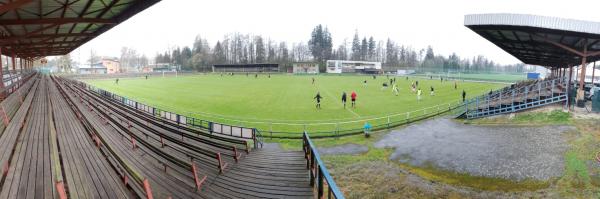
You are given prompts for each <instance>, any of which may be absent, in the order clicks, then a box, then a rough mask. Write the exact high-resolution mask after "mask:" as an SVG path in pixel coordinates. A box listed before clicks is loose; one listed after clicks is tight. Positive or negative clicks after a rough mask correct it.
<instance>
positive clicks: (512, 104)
mask: <svg viewBox="0 0 600 199" xmlns="http://www.w3.org/2000/svg"><path fill="white" fill-rule="evenodd" d="M510 106H511V109H512V112H515V90H514V89H513V90H512V102H511V104H510Z"/></svg>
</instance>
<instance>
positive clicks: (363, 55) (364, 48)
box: [360, 37, 369, 60]
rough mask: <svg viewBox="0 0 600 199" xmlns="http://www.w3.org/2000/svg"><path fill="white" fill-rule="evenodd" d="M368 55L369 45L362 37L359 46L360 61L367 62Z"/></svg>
mask: <svg viewBox="0 0 600 199" xmlns="http://www.w3.org/2000/svg"><path fill="white" fill-rule="evenodd" d="M368 53H369V44H368V43H367V38H366V37H364V38H363V39H362V42H361V44H360V59H361V60H367V57H368Z"/></svg>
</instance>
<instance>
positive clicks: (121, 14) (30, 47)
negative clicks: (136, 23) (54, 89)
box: [0, 0, 160, 59]
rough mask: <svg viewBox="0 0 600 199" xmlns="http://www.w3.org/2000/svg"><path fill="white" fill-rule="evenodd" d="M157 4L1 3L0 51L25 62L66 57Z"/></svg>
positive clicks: (150, 0) (147, 0) (92, 0)
mask: <svg viewBox="0 0 600 199" xmlns="http://www.w3.org/2000/svg"><path fill="white" fill-rule="evenodd" d="M159 1H160V0H102V1H99V0H12V1H1V2H0V47H1V48H3V50H4V51H2V53H3V54H5V55H8V56H13V57H14V56H17V57H21V58H27V59H37V58H41V57H45V56H53V55H64V54H68V53H69V52H71V51H73V50H74V49H76V48H77V47H79V46H81V45H83V44H84V43H86V42H88V41H90V40H91V39H93V38H95V37H97V36H98V35H100V34H102V33H104V32H106V31H107V30H109V29H111V28H112V27H114V26H116V25H117V24H119V23H121V22H123V21H125V20H127V19H129V18H130V17H132V16H134V15H135V14H137V13H139V12H141V11H143V10H145V9H146V8H148V7H150V6H152V5H154V4H155V3H157V2H159Z"/></svg>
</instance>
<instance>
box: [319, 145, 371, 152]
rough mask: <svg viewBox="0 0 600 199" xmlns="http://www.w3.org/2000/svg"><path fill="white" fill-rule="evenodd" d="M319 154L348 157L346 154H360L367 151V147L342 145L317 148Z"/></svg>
mask: <svg viewBox="0 0 600 199" xmlns="http://www.w3.org/2000/svg"><path fill="white" fill-rule="evenodd" d="M318 150H319V154H321V155H348V154H352V155H354V154H361V153H365V152H367V151H369V147H367V146H364V145H360V144H352V143H350V144H344V145H339V146H334V147H329V148H322V147H319V148H318Z"/></svg>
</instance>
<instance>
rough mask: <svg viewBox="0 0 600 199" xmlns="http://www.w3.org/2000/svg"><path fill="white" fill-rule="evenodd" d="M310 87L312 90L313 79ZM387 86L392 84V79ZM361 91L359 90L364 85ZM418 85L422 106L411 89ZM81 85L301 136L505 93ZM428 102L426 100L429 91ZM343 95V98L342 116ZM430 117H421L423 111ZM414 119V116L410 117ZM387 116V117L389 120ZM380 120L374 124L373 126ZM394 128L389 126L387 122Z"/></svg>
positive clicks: (377, 85)
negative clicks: (353, 102)
mask: <svg viewBox="0 0 600 199" xmlns="http://www.w3.org/2000/svg"><path fill="white" fill-rule="evenodd" d="M313 78H314V79H315V83H314V84H313V83H312V79H313ZM389 78H393V77H392V76H390V77H389ZM365 80H366V81H367V84H366V85H365V84H364V81H365ZM416 81H418V87H419V88H421V90H422V97H421V100H420V101H419V100H417V95H416V94H415V93H413V92H412V91H411V89H410V86H411V84H412V82H416ZM86 82H87V83H89V84H91V85H93V86H96V87H98V88H101V89H104V90H108V91H110V92H113V93H115V94H118V95H121V96H124V97H127V98H129V99H132V100H135V101H138V102H141V103H144V104H147V105H150V106H155V107H158V108H162V109H165V110H167V111H171V112H175V113H179V114H183V115H186V116H192V117H195V118H197V119H204V120H208V121H215V122H222V123H225V124H230V125H240V126H245V127H255V128H259V129H260V130H261V131H263V132H264V131H284V132H298V133H299V132H302V131H303V130H308V131H333V130H339V129H341V130H345V129H356V128H360V127H362V125H363V124H364V123H365V122H366V121H370V122H371V123H372V125H380V123H385V122H390V120H394V121H395V120H400V119H405V118H406V117H413V116H414V115H416V114H420V113H421V112H423V113H427V112H428V111H435V110H436V109H435V107H437V110H440V108H441V109H442V110H444V108H445V109H447V107H448V106H449V104H456V103H458V102H459V101H460V100H461V93H462V91H463V90H465V92H466V93H467V98H469V97H473V96H476V95H480V94H483V93H485V92H489V91H490V90H491V89H497V88H501V87H503V86H505V85H503V84H497V83H481V82H468V81H464V82H463V81H458V82H457V85H458V88H457V89H454V81H444V82H441V81H440V80H439V79H433V80H429V79H422V78H416V77H411V78H409V79H406V78H405V77H396V84H397V85H398V87H399V88H400V92H399V95H398V96H396V95H395V94H394V93H393V92H392V88H391V87H388V88H382V84H383V83H384V82H387V83H388V84H389V79H388V77H386V76H377V77H376V79H373V77H372V76H335V75H318V76H308V75H304V76H297V75H271V77H270V78H269V77H268V76H267V75H264V74H263V75H259V76H258V78H257V77H255V76H254V75H253V74H250V75H249V76H246V75H245V74H235V75H234V76H228V75H224V76H221V75H218V74H208V75H187V76H179V77H160V76H151V77H149V78H148V79H145V78H126V79H120V80H119V83H118V84H117V83H115V79H104V80H87V81H86ZM431 87H433V88H434V91H435V92H434V95H430V88H431ZM352 91H355V92H356V93H357V95H358V97H357V102H356V107H355V108H351V107H350V93H351V92H352ZM317 92H320V94H321V96H322V97H323V99H322V102H321V107H322V108H321V109H316V108H315V104H316V100H315V99H314V97H315V95H316V94H317ZM342 92H346V93H347V94H348V103H347V105H346V108H344V106H343V104H342V102H341V95H342ZM428 107H434V108H430V109H429V110H424V111H420V110H423V109H424V108H428ZM411 111H415V113H412V115H411V113H408V114H405V113H407V112H411ZM388 115H393V116H392V117H391V119H390V117H387V116H388ZM373 118H378V119H373ZM392 122H393V121H392Z"/></svg>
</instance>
